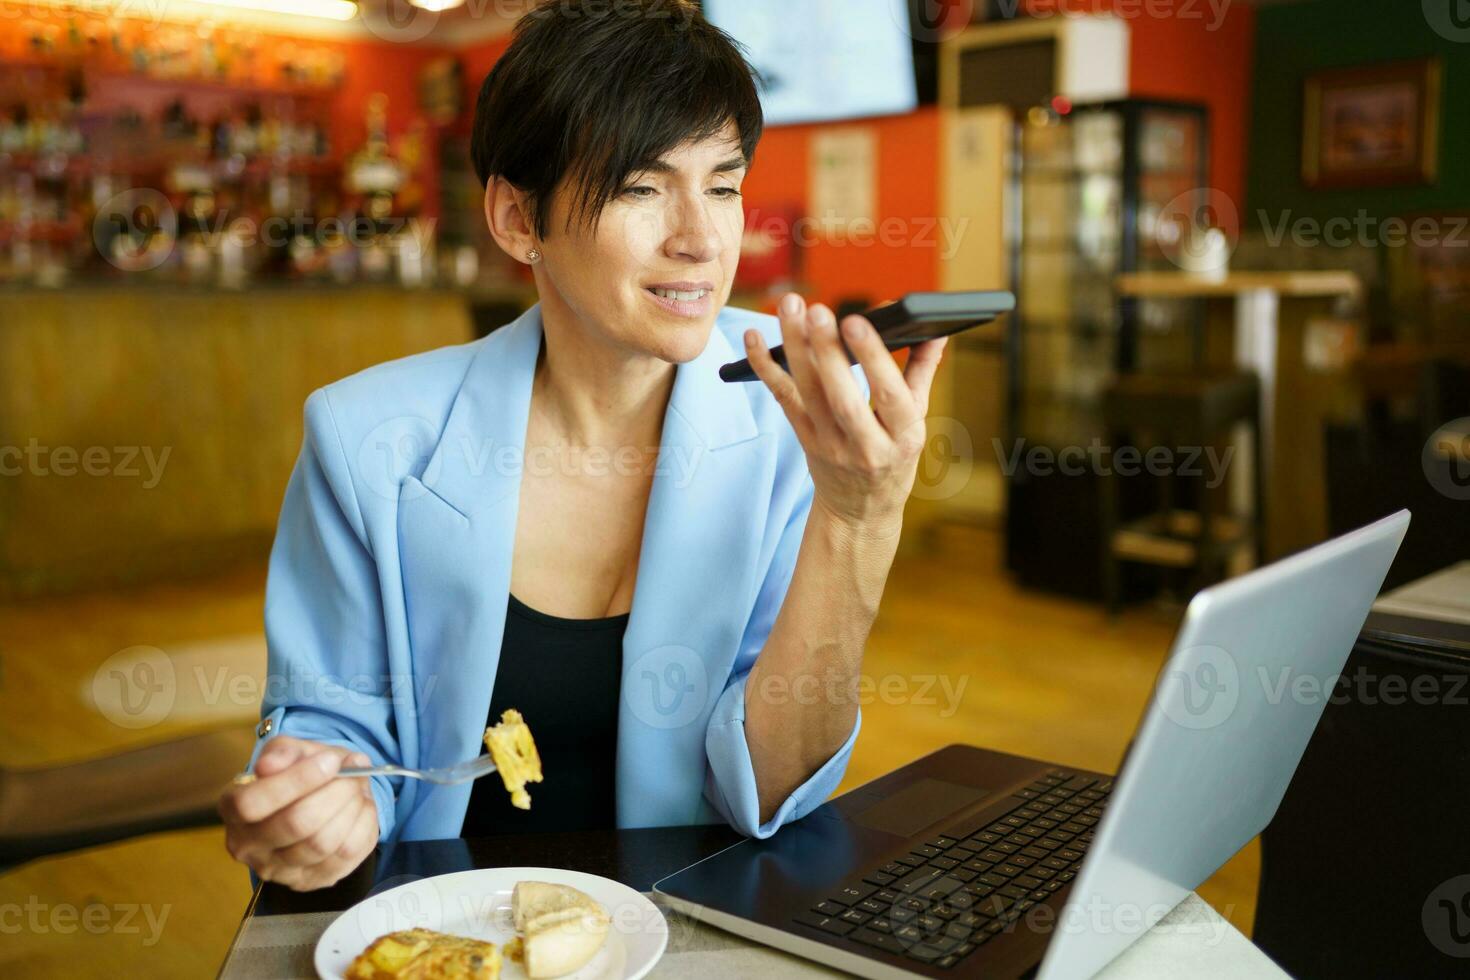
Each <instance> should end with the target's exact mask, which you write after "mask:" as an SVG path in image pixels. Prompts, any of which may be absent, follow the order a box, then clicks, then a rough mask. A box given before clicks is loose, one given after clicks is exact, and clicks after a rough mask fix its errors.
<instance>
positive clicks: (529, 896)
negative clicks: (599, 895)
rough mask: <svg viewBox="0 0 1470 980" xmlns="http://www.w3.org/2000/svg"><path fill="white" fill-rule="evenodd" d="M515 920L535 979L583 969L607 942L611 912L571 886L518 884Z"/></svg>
mask: <svg viewBox="0 0 1470 980" xmlns="http://www.w3.org/2000/svg"><path fill="white" fill-rule="evenodd" d="M511 917H512V918H513V920H514V922H515V928H516V932H518V933H520V948H519V958H520V959H521V960H522V962H523V963H524V965H525V968H526V975H527V976H529V977H531V978H532V980H542V978H545V977H559V976H563V975H564V974H567V973H572V972H573V971H576V970H579V969H581V968H582V967H583V966H586V965H587V963H588V961H590V960H591V959H592V957H593V956H595V955H597V951H598V950H599V949H601V948H602V944H603V943H604V942H605V941H606V939H607V933H608V926H609V920H608V915H607V911H606V910H605V909H604V908H603V907H602V906H601V905H599V904H598V903H597V902H595V901H593V900H592V898H590V897H589V896H588V895H586V894H585V893H584V892H581V891H579V890H577V889H575V888H572V887H571V886H569V885H554V884H550V883H548V882H544V881H522V882H518V883H517V884H516V887H515V891H514V892H513V893H512V895H511Z"/></svg>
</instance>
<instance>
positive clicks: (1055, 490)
mask: <svg viewBox="0 0 1470 980" xmlns="http://www.w3.org/2000/svg"><path fill="white" fill-rule="evenodd" d="M531 6H532V5H531V4H530V3H528V2H521V0H458V2H456V0H418V2H417V3H416V4H410V3H408V2H407V0H360V2H356V3H354V2H352V0H229V2H202V0H151V2H143V0H132V2H129V0H112V2H104V0H83V2H66V0H47V2H42V0H0V618H3V625H4V628H3V629H0V932H3V933H5V934H6V939H5V941H4V942H3V943H0V971H3V972H5V973H6V974H7V975H20V976H68V977H75V976H93V975H95V976H103V975H116V974H118V973H121V974H123V975H138V974H142V973H144V972H145V971H146V972H147V973H149V974H152V975H162V976H197V975H201V974H205V973H208V972H212V971H214V970H216V969H217V968H218V965H219V963H220V961H221V959H222V958H223V956H224V953H225V951H226V949H227V948H228V946H229V943H230V940H231V937H232V935H233V933H234V930H235V928H236V926H237V925H238V923H239V921H240V916H241V913H242V911H243V910H244V908H245V904H246V902H247V901H248V899H249V895H250V886H249V881H248V878H247V876H246V873H245V871H244V869H242V868H241V867H239V866H237V865H234V864H233V863H232V862H231V861H230V859H229V858H228V856H227V855H226V853H225V851H224V848H223V834H222V831H221V830H220V829H219V828H218V827H217V826H212V825H211V821H212V811H213V802H212V801H213V797H214V794H215V793H216V792H217V791H218V789H219V787H220V785H221V784H222V783H223V782H224V781H225V780H227V779H228V778H229V776H230V774H232V773H233V772H235V771H237V770H238V769H239V768H240V766H241V764H242V763H243V762H244V760H245V758H246V757H247V755H248V751H249V746H250V743H251V741H252V738H253V734H254V733H253V726H254V723H255V721H256V720H257V718H258V707H259V703H260V698H261V694H262V691H263V686H264V684H265V645H264V638H263V636H262V633H261V611H262V597H263V587H264V581H265V563H266V558H267V555H268V552H269V547H270V543H271V540H272V535H273V533H274V527H275V520H276V516H277V513H278V511H279V507H280V502H281V497H282V493H283V491H284V488H285V483H286V479H287V476H288V475H289V472H290V469H291V465H292V463H293V461H294V459H295V456H296V453H297V451H298V449H299V446H300V443H301V436H302V429H301V409H302V404H303V402H304V400H305V398H306V396H307V395H308V394H309V393H310V392H311V391H312V390H313V389H315V388H317V387H319V386H321V385H323V384H325V383H327V382H329V381H332V380H334V379H336V378H339V377H342V376H344V375H346V374H349V373H352V372H354V371H357V370H359V369H361V368H364V367H367V366H368V365H371V364H374V363H378V362H381V361H384V360H388V359H391V358H396V357H400V356H404V355H407V354H411V353H415V352H418V351H423V350H427V349H430V348H433V347H436V346H442V345H445V344H454V343H462V342H465V341H468V340H471V339H473V338H475V337H477V336H483V335H484V334H486V333H488V332H489V331H491V330H493V329H495V328H496V327H499V326H501V325H503V324H505V323H507V322H509V321H510V320H511V319H513V318H514V317H515V316H516V315H518V314H519V313H520V312H521V311H522V310H524V309H525V308H526V307H528V306H529V305H531V304H533V303H534V302H535V301H536V297H535V292H534V288H533V286H532V284H531V282H530V280H529V278H528V277H527V276H526V275H525V274H524V270H523V267H522V266H521V265H520V264H518V263H515V262H512V261H510V260H509V259H508V258H507V257H506V256H505V255H503V254H502V253H500V251H499V250H498V248H497V247H496V246H495V245H494V244H493V242H491V240H490V239H489V237H488V234H487V233H486V231H485V229H484V225H483V218H482V215H481V211H480V200H481V195H482V189H481V188H480V186H479V184H478V183H477V181H476V180H475V178H474V175H473V172H472V169H471V167H470V163H469V157H468V146H467V136H468V132H469V123H470V119H471V116H472V113H473V108H474V99H475V94H476V92H477V91H478V87H479V84H480V81H481V80H482V79H483V77H484V75H485V73H486V72H487V71H488V70H489V68H490V67H491V66H492V65H493V64H494V63H495V61H496V59H497V58H498V57H499V56H500V54H501V53H502V52H503V51H504V50H505V48H506V46H507V44H508V42H509V31H510V29H511V27H512V25H513V24H514V23H515V21H516V19H517V18H518V17H519V16H521V15H522V14H524V13H525V12H526V11H527V10H528V9H530V7H531ZM663 6H664V7H665V8H666V9H667V14H668V15H669V16H680V14H679V13H678V11H679V8H678V6H677V5H675V4H674V3H673V0H668V2H667V3H665V4H664V5H663ZM703 7H704V10H705V14H706V16H708V17H709V18H710V19H711V20H712V21H714V22H715V23H717V24H719V25H720V26H722V27H724V28H725V29H726V30H727V31H729V32H730V33H731V34H732V35H733V36H734V37H735V38H736V39H737V40H739V41H741V42H742V43H743V44H744V45H746V47H747V49H748V51H749V52H750V56H751V59H752V61H753V62H754V63H755V64H756V66H757V67H758V68H759V69H760V70H761V71H762V73H763V75H764V76H765V83H766V84H765V88H764V92H763V96H764V99H765V105H766V111H767V117H768V124H769V128H768V130H767V132H766V135H765V137H764V139H763V141H762V143H761V145H760V149H759V151H758V154H757V156H756V159H755V165H754V169H753V171H752V173H751V174H750V176H749V178H748V180H747V182H746V184H745V195H744V196H745V202H746V206H747V210H748V214H747V230H746V236H745V241H744V253H743V258H742V262H741V269H740V275H739V279H738V282H737V289H736V293H735V296H734V297H733V299H732V303H733V305H737V306H744V307H749V308H754V309H764V310H768V311H770V310H773V309H774V306H775V302H776V300H777V299H778V298H779V296H780V295H781V294H783V293H784V292H785V291H788V290H792V289H795V290H799V291H800V292H802V293H803V294H804V295H806V296H807V297H808V298H809V299H812V300H820V301H822V302H826V303H828V304H831V305H833V306H834V307H836V308H838V309H839V311H840V312H844V313H845V312H856V311H861V310H863V309H867V308H869V307H871V306H872V305H875V304H877V303H880V302H883V301H886V300H890V299H894V298H896V297H898V296H901V295H902V294H904V293H908V292H913V291H920V290H939V289H944V290H961V289H1009V290H1013V291H1014V292H1015V293H1016V295H1017V297H1018V305H1017V310H1016V313H1015V314H1014V315H1012V316H1010V317H1008V318H1006V319H1005V320H1004V321H1001V322H998V323H996V324H994V325H993V326H991V327H988V328H985V329H984V330H980V331H975V332H972V333H969V334H966V335H964V336H963V337H961V338H959V339H958V340H957V342H955V343H953V344H951V346H950V352H949V354H948V356H947V358H946V361H945V364H944V366H943V368H942V372H941V376H940V379H939V382H938V383H937V385H936V390H935V395H934V401H933V405H932V417H931V425H930V429H931V439H930V445H929V450H928V452H927V453H926V456H925V458H924V461H923V465H922V467H921V473H920V478H919V482H918V486H917V487H916V489H915V492H914V498H913V500H912V501H911V505H910V508H909V514H908V520H907V523H906V527H905V540H904V546H903V549H902V554H901V556H900V559H899V563H898V566H897V568H896V570H895V573H894V575H893V577H892V579H891V582H890V585H889V588H888V592H887V594H886V596H885V599H884V604H883V607H882V611H881V613H880V617H879V621H878V624H877V627H876V629H875V631H874V635H873V639H872V643H871V647H870V652H869V655H868V659H867V667H866V672H867V673H869V674H871V675H873V676H874V677H875V678H879V677H888V676H893V677H899V678H903V679H904V680H905V685H904V687H903V690H904V691H905V692H906V693H905V694H904V695H903V696H895V697H886V696H885V697H880V698H877V699H875V700H874V701H873V703H871V704H867V705H865V706H864V728H863V733H862V737H861V739H860V740H859V743H858V747H857V751H856V753H855V755H854V758H853V763H852V766H851V769H850V770H849V773H848V778H847V781H846V783H845V784H844V788H846V787H851V786H854V785H857V784H859V783H862V782H864V781H867V780H868V779H871V778H873V777H875V776H877V775H880V774H882V773H884V772H887V771H889V770H891V769H893V768H895V767H896V766H898V765H901V764H903V763H904V762H907V761H909V760H911V759H913V758H915V757H917V756H919V755H921V754H923V753H925V752H927V751H930V750H932V749H935V748H938V747H941V746H943V745H946V744H949V743H951V742H956V741H964V742H973V743H975V744H980V745H985V746H988V747H993V748H997V749H1002V750H1006V751H1011V752H1016V753H1020V754H1026V755H1033V756H1037V757H1041V758H1047V759H1055V760H1058V761H1061V762H1065V763H1067V764H1072V765H1077V766H1085V767H1091V768H1095V769H1102V770H1107V771H1112V770H1113V769H1114V768H1116V766H1117V764H1118V760H1119V758H1120V757H1121V753H1122V751H1123V748H1124V746H1125V745H1126V743H1127V740H1128V738H1129V737H1130V734H1131V731H1132V727H1133V725H1134V724H1135V722H1136V721H1137V718H1138V716H1139V713H1140V711H1141V710H1142V708H1143V705H1144V703H1145V701H1146V700H1147V698H1148V696H1149V693H1150V691H1151V689H1152V685H1153V683H1154V677H1155V672H1156V671H1157V669H1158V667H1159V665H1160V663H1161V662H1162V661H1163V658H1164V656H1165V655H1166V653H1167V649H1168V644H1169V641H1170V638H1171V636H1172V631H1173V628H1174V626H1175V625H1176V624H1177V622H1178V617H1179V615H1180V614H1181V612H1182V609H1183V605H1184V603H1186V602H1187V600H1188V598H1189V597H1190V595H1192V594H1193V592H1194V591H1196V590H1198V589H1199V588H1201V587H1203V586H1205V585H1208V584H1210V583H1212V582H1216V581H1219V580H1221V579H1224V578H1226V577H1228V576H1230V575H1233V574H1239V573H1240V572H1242V571H1245V570H1247V569H1249V568H1251V567H1254V566H1255V565H1257V564H1260V563H1262V562H1264V561H1269V560H1272V559H1275V558H1278V557H1281V556H1284V555H1287V554H1290V553H1291V552H1293V551H1297V550H1299V549H1301V548H1303V547H1306V546H1309V545H1311V544H1314V543H1316V542H1319V541H1322V540H1324V539H1326V538H1327V537H1329V536H1331V535H1332V534H1335V533H1339V532H1341V531H1344V530H1347V529H1349V528H1352V527H1355V526H1357V525H1359V524H1362V523H1366V522H1367V521H1369V520H1371V519H1374V518H1376V517H1379V516H1382V515H1384V514H1386V513H1388V512H1390V511H1392V510H1395V509H1397V508H1398V507H1401V506H1408V507H1410V508H1412V509H1413V510H1414V511H1415V522H1414V526H1413V528H1412V529H1411V531H1410V534H1409V538H1408V540H1407V541H1406V543H1405V545H1404V549H1403V551H1402V552H1401V553H1400V556H1399V560H1398V563H1397V564H1396V565H1395V568H1394V571H1393V572H1392V573H1391V577H1390V581H1389V583H1388V584H1389V586H1399V585H1404V584H1406V583H1411V582H1413V581H1415V580H1419V579H1421V578H1423V577H1424V576H1426V575H1429V574H1431V573H1435V572H1438V571H1440V570H1443V569H1447V568H1448V569H1450V570H1451V573H1454V572H1455V569H1454V566H1456V565H1457V564H1458V563H1462V562H1464V561H1466V560H1467V559H1470V521H1467V519H1466V518H1467V510H1466V508H1467V503H1466V501H1467V500H1470V101H1467V100H1466V99H1465V98H1464V97H1463V93H1464V92H1465V91H1467V90H1470V15H1466V13H1465V11H1464V9H1463V5H1457V3H1456V0H1445V2H1443V3H1440V2H1436V0H1425V2H1424V3H1422V4H1421V3H1412V2H1399V3H1382V2H1378V0H1299V2H1284V0H1283V2H1267V0H1255V2H1247V0H1151V2H1149V3H1143V2H1130V0H1075V2H1073V0H842V2H836V0H781V2H774V0H771V2H755V0H704V3H703ZM389 451H394V450H392V449H390V450H389ZM1466 567H1467V566H1464V565H1461V566H1460V568H1459V572H1458V574H1459V575H1460V577H1459V578H1458V579H1456V580H1454V581H1455V582H1457V583H1460V584H1463V583H1464V581H1465V579H1464V573H1465V569H1466ZM1460 584H1453V585H1450V586H1442V587H1441V589H1440V593H1441V594H1443V595H1448V596H1453V595H1455V594H1459V595H1465V594H1470V588H1465V589H1463V590H1462V589H1461V587H1460ZM1445 601H1448V600H1445ZM925 678H929V679H930V681H931V682H932V681H933V680H934V679H935V678H939V679H941V680H942V681H943V682H944V683H942V684H932V683H931V684H930V685H925V684H924V679H925ZM921 688H922V691H923V692H925V693H920V690H921ZM897 689H898V688H891V689H890V690H897ZM1060 718H1065V719H1066V723H1065V724H1064V725H1059V724H1058V719H1060ZM1461 870H1464V869H1461ZM1260 875H1261V860H1260V856H1259V851H1258V849H1257V847H1256V846H1255V845H1253V846H1252V847H1249V848H1247V849H1246V851H1244V852H1242V854H1241V855H1239V856H1238V857H1237V858H1236V859H1235V860H1234V861H1232V862H1231V863H1230V864H1228V865H1227V866H1226V867H1225V868H1224V869H1223V870H1222V871H1221V872H1220V873H1219V874H1218V875H1217V876H1216V877H1215V878H1214V879H1212V880H1211V882H1210V883H1208V884H1207V885H1206V886H1205V888H1203V889H1201V894H1202V895H1204V897H1205V898H1206V899H1207V900H1208V901H1210V902H1211V903H1212V904H1214V905H1215V906H1216V907H1217V908H1218V909H1219V910H1220V911H1221V912H1222V913H1223V914H1225V915H1226V916H1227V917H1228V918H1229V919H1230V920H1231V921H1232V922H1233V923H1234V924H1235V925H1236V926H1237V927H1238V928H1240V929H1241V930H1243V931H1245V932H1246V933H1247V934H1250V933H1251V932H1252V930H1253V929H1254V928H1255V927H1256V908H1257V896H1258V893H1259V888H1260V887H1261V886H1260V884H1259V882H1260ZM1258 933H1259V930H1258ZM1258 938H1259V936H1258ZM1268 951H1269V950H1268Z"/></svg>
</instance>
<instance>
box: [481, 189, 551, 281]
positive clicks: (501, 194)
mask: <svg viewBox="0 0 1470 980" xmlns="http://www.w3.org/2000/svg"><path fill="white" fill-rule="evenodd" d="M485 223H486V224H487V225H488V226H489V228H490V236H491V237H492V238H494V239H495V244H497V245H499V246H500V247H501V248H502V249H503V250H504V251H505V254H507V255H509V256H510V257H511V258H513V259H515V260H516V261H517V262H534V261H535V260H534V259H532V258H531V257H530V256H531V255H532V254H533V253H536V254H538V255H539V252H537V244H536V233H535V231H534V230H533V229H532V227H531V222H530V219H529V208H528V207H527V202H526V196H525V194H524V193H522V192H521V191H520V190H518V189H517V188H516V187H515V186H514V185H512V184H511V182H510V181H508V180H506V179H505V178H504V177H491V178H490V180H489V181H488V182H487V183H486V184H485Z"/></svg>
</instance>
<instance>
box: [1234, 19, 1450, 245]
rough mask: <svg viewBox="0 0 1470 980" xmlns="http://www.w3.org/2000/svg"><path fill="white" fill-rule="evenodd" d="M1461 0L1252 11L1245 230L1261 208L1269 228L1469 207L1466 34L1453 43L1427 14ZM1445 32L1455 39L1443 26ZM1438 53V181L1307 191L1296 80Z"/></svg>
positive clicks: (1299, 89) (1255, 221)
mask: <svg viewBox="0 0 1470 980" xmlns="http://www.w3.org/2000/svg"><path fill="white" fill-rule="evenodd" d="M1430 2H1434V3H1441V4H1443V5H1444V6H1445V8H1446V9H1448V8H1449V6H1450V5H1451V4H1455V3H1461V4H1462V6H1465V7H1470V2H1466V0H1426V3H1425V4H1421V3H1420V0H1313V2H1310V3H1297V4H1283V5H1281V6H1274V5H1273V6H1266V7H1261V8H1260V9H1259V10H1258V11H1257V13H1256V54H1255V70H1254V76H1255V84H1254V87H1253V90H1252V106H1251V113H1252V121H1251V127H1250V134H1251V139H1250V147H1249V153H1250V156H1249V161H1250V162H1249V169H1248V173H1249V177H1248V179H1247V182H1246V195H1247V197H1246V206H1247V211H1248V213H1249V215H1250V218H1249V219H1248V220H1249V223H1250V224H1253V225H1258V224H1259V223H1260V222H1259V217H1258V216H1259V212H1260V211H1261V210H1262V209H1264V210H1265V211H1266V212H1267V216H1268V218H1269V219H1270V220H1272V221H1277V220H1280V217H1281V214H1282V212H1284V211H1286V210H1287V209H1290V210H1291V212H1292V216H1293V218H1295V217H1310V218H1315V219H1317V220H1319V221H1325V220H1327V219H1329V218H1332V217H1337V216H1341V215H1348V216H1352V215H1356V214H1357V213H1358V211H1359V210H1360V209H1361V210H1364V211H1366V212H1367V213H1368V214H1369V215H1371V216H1373V217H1375V218H1384V217H1388V216H1390V215H1397V214H1405V213H1407V212H1413V211H1425V210H1438V209H1446V208H1470V29H1467V30H1463V31H1460V32H1459V34H1461V35H1464V38H1463V39H1456V40H1452V39H1450V38H1447V37H1444V36H1442V35H1441V34H1440V33H1437V32H1436V31H1435V29H1434V28H1432V27H1431V26H1430V24H1429V21H1428V19H1427V18H1426V14H1425V7H1426V6H1428V4H1429V3H1430ZM1447 33H1452V34H1453V33H1454V32H1453V31H1450V30H1448V29H1447ZM1436 54H1437V55H1439V56H1440V58H1441V59H1442V60H1443V62H1444V90H1443V93H1442V96H1441V106H1442V108H1441V115H1440V151H1439V157H1440V158H1439V177H1438V183H1437V184H1434V185H1428V186H1421V187H1391V188H1364V189H1362V190H1334V191H1313V190H1309V189H1307V188H1306V187H1305V186H1304V185H1303V184H1302V178H1301V143H1302V83H1303V81H1304V80H1305V78H1306V76H1307V75H1309V74H1311V73H1312V72H1314V71H1317V70H1319V69H1323V68H1337V67H1347V66H1354V65H1362V64H1370V63H1372V62H1379V61H1399V60H1405V59H1412V58H1422V57H1425V56H1431V55H1436Z"/></svg>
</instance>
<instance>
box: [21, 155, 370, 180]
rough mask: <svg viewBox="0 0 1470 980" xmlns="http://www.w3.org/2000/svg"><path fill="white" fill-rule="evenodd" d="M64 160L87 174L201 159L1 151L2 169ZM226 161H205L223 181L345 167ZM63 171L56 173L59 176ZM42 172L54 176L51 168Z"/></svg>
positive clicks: (331, 162)
mask: <svg viewBox="0 0 1470 980" xmlns="http://www.w3.org/2000/svg"><path fill="white" fill-rule="evenodd" d="M58 157H60V158H62V159H63V160H64V166H63V170H62V171H61V174H66V175H69V176H85V175H88V174H94V173H96V174H107V175H113V174H135V175H136V174H155V173H160V172H162V171H165V170H168V169H169V168H171V167H174V166H176V165H178V164H197V163H199V161H196V160H192V159H189V158H188V157H186V156H179V157H164V156H146V157H117V158H115V159H108V160H103V159H99V158H98V157H96V156H95V155H93V154H91V153H78V154H65V153H52V154H45V153H14V154H5V153H0V173H4V172H5V171H7V170H20V171H29V172H37V167H38V165H39V164H42V163H43V161H49V160H52V159H55V158H58ZM223 163H224V162H223V161H220V160H208V161H204V165H205V166H208V167H210V168H211V169H212V170H213V171H215V174H216V177H218V179H219V180H220V182H221V183H231V182H234V181H236V180H240V179H242V178H246V177H250V178H257V179H258V178H262V177H270V176H273V175H275V174H279V173H286V174H302V175H305V176H330V175H333V174H336V173H338V172H340V171H341V169H342V161H341V160H339V159H338V158H336V157H324V158H317V157H292V158H290V159H289V160H288V161H286V162H284V163H283V162H279V161H275V160H271V159H267V158H256V159H254V160H249V161H247V162H246V164H245V167H244V169H243V170H242V171H241V172H240V173H238V174H235V173H229V172H225V171H224V170H223ZM61 174H56V176H60V175H61ZM42 176H51V174H50V171H49V170H48V171H47V173H46V174H42Z"/></svg>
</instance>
